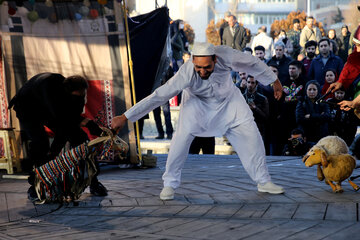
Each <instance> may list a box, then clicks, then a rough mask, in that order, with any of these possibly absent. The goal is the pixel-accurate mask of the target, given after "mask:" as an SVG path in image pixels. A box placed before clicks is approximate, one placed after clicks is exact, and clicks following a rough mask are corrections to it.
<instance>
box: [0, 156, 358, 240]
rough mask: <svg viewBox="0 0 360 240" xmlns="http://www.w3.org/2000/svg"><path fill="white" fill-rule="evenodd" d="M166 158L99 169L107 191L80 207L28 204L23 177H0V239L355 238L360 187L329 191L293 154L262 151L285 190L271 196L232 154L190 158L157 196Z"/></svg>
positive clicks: (83, 201) (87, 197)
mask: <svg viewBox="0 0 360 240" xmlns="http://www.w3.org/2000/svg"><path fill="white" fill-rule="evenodd" d="M165 158H166V155H158V167H156V168H152V169H119V168H118V167H117V166H106V167H104V168H103V169H102V173H101V175H100V180H101V182H102V183H103V184H104V185H105V186H106V187H107V188H108V189H109V196H107V197H104V198H99V197H92V196H91V195H90V194H89V193H85V194H83V196H82V198H81V201H80V203H79V206H73V205H72V204H70V205H67V206H58V205H40V206H33V205H32V204H31V203H30V202H29V201H28V200H27V199H26V190H27V188H28V185H27V183H26V181H25V180H9V179H0V239H64V238H66V239H221V240H227V239H311V240H315V239H360V224H359V199H360V198H359V194H360V192H354V191H353V190H352V188H351V187H350V185H349V184H348V183H345V182H344V184H343V187H344V190H345V192H344V193H342V194H334V193H332V192H331V189H330V187H329V186H327V185H326V184H325V183H324V182H319V181H318V180H317V178H316V168H306V167H304V165H303V164H302V162H301V160H300V159H299V158H294V157H268V160H267V161H268V166H269V170H270V172H271V174H272V176H273V180H274V182H276V183H278V184H281V185H283V186H284V187H285V189H286V193H285V194H282V195H270V194H264V193H259V192H257V191H256V187H255V184H254V183H252V181H251V180H250V179H249V177H248V176H247V174H246V173H245V172H244V169H243V168H242V166H241V164H240V163H239V161H238V159H237V158H236V156H234V155H228V156H224V155H223V156H219V155H214V156H206V155H199V156H190V157H189V159H188V161H187V162H186V164H185V168H184V170H183V177H182V178H183V184H182V185H181V187H180V188H179V189H178V190H177V192H176V199H175V200H174V201H168V202H164V201H161V200H159V198H158V194H159V192H160V190H161V187H162V186H161V174H162V172H163V170H164V165H165ZM355 174H360V171H358V170H356V172H355ZM357 183H358V184H360V180H359V181H357Z"/></svg>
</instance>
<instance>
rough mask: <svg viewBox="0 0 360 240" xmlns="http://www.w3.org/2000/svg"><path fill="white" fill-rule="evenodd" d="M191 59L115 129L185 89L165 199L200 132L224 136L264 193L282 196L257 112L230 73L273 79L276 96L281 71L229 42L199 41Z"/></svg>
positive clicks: (168, 165)
mask: <svg viewBox="0 0 360 240" xmlns="http://www.w3.org/2000/svg"><path fill="white" fill-rule="evenodd" d="M192 55H193V57H192V61H190V60H189V61H187V62H186V63H184V65H183V66H182V67H181V68H180V69H179V71H178V72H177V73H176V75H175V76H174V77H172V78H171V79H170V80H169V81H168V82H167V83H166V84H165V85H163V86H161V87H159V88H158V89H156V90H155V91H154V92H153V93H152V94H151V95H149V96H148V97H146V98H144V99H143V100H142V101H140V102H139V103H137V104H136V105H135V106H133V107H132V108H130V109H129V110H128V111H126V112H125V113H124V114H122V115H121V116H117V117H115V118H113V120H112V124H111V127H112V128H113V129H117V130H119V129H121V128H122V127H123V126H124V125H125V123H126V122H127V120H128V119H129V120H130V121H132V122H134V121H136V120H138V119H140V118H141V117H142V116H144V115H145V114H147V113H148V112H150V111H151V110H152V109H154V108H156V107H158V106H160V105H162V104H164V103H165V102H166V101H168V100H169V99H170V98H172V97H173V96H176V95H177V94H178V93H180V92H181V91H183V93H182V101H181V106H180V116H179V121H178V126H177V128H176V133H175V136H174V137H173V139H172V141H171V146H170V150H169V154H168V158H167V162H166V170H165V173H164V174H163V181H164V188H163V190H162V191H161V193H160V199H162V200H172V199H173V198H174V189H176V188H177V187H179V185H180V178H181V170H182V168H183V165H184V163H185V160H186V158H187V155H188V152H189V147H190V144H191V142H192V141H193V139H194V137H195V136H199V137H211V136H223V135H225V136H226V137H227V139H228V140H229V141H230V143H231V145H232V146H233V148H234V150H235V151H236V153H237V154H238V156H239V158H240V160H241V161H242V164H243V166H244V168H245V170H246V171H247V173H248V174H249V175H250V177H251V178H252V179H253V180H254V181H255V182H256V183H258V185H257V187H258V191H259V192H268V193H272V194H280V193H283V192H284V189H283V188H282V187H280V186H277V185H275V184H274V183H272V182H271V178H270V175H269V172H268V169H267V166H266V161H265V150H264V144H263V141H262V138H261V135H260V133H259V130H258V128H257V127H256V124H255V121H254V117H253V114H252V111H251V110H250V108H249V107H248V105H247V103H246V102H245V99H244V98H243V96H242V94H241V92H240V91H239V89H238V88H237V87H236V86H235V84H234V83H233V82H232V79H231V71H235V72H246V73H248V74H251V75H252V76H254V77H255V78H256V79H257V80H258V81H259V82H261V83H263V84H266V85H267V84H270V83H274V85H273V88H274V94H275V97H276V98H277V99H280V97H281V95H282V86H281V83H280V81H279V80H278V79H277V77H276V75H275V74H274V73H273V72H272V71H271V70H270V68H268V67H267V66H266V64H264V63H263V62H261V61H260V60H259V59H258V58H256V57H253V56H251V55H248V54H245V53H242V52H240V51H237V50H234V49H232V48H229V47H226V46H217V47H214V46H213V45H212V44H209V43H197V44H195V45H194V48H193V54H192Z"/></svg>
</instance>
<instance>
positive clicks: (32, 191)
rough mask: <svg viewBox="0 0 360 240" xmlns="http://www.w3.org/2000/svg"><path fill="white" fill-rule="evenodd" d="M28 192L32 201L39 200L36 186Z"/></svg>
mask: <svg viewBox="0 0 360 240" xmlns="http://www.w3.org/2000/svg"><path fill="white" fill-rule="evenodd" d="M27 194H28V199H29V200H30V201H31V202H35V201H38V200H39V198H38V196H37V194H36V191H35V187H34V186H31V187H30V188H29V189H28V191H27Z"/></svg>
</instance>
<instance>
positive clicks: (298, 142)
mask: <svg viewBox="0 0 360 240" xmlns="http://www.w3.org/2000/svg"><path fill="white" fill-rule="evenodd" d="M290 141H291V145H292V146H293V148H295V147H297V146H301V145H302V144H304V139H303V138H293V139H291V140H290Z"/></svg>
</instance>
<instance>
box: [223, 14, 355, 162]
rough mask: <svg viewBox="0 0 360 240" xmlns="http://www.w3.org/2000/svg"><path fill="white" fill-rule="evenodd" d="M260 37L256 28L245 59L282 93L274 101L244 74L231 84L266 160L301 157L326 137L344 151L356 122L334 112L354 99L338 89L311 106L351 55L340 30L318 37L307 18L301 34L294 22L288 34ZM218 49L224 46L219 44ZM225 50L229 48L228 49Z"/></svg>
mask: <svg viewBox="0 0 360 240" xmlns="http://www.w3.org/2000/svg"><path fill="white" fill-rule="evenodd" d="M228 18H230V19H236V18H232V16H229V17H228ZM237 24H238V23H237ZM225 31H227V28H225V29H224V32H225ZM266 31H267V29H266V27H265V26H262V27H260V28H259V31H258V34H257V35H256V36H255V37H253V40H252V42H251V44H249V45H250V46H251V50H252V53H251V54H253V55H254V56H256V57H258V58H259V59H261V60H262V61H264V62H265V63H267V65H268V66H269V67H270V68H271V69H272V70H273V72H274V73H276V74H277V75H278V78H279V80H280V81H281V83H282V85H283V88H284V90H283V97H282V99H281V100H280V101H276V100H275V99H274V97H273V93H272V89H271V87H268V86H263V85H261V84H260V83H258V82H257V81H256V79H254V78H253V77H252V76H250V75H247V74H246V73H245V72H241V73H236V74H237V76H233V79H234V83H235V84H236V86H237V87H238V88H239V89H240V91H241V92H242V93H243V95H244V98H245V100H246V101H247V103H248V104H249V107H250V109H251V110H252V111H253V113H254V118H255V121H256V123H257V125H258V128H259V130H260V133H261V135H262V137H263V140H264V143H265V146H266V153H267V155H282V154H285V155H302V154H303V153H304V151H305V150H304V149H308V148H309V147H310V146H312V145H313V144H314V143H316V142H317V141H318V140H320V139H321V138H322V137H325V136H327V135H337V136H339V137H341V138H343V139H344V140H345V141H346V143H347V144H348V145H349V146H350V145H351V143H352V142H353V140H354V138H355V135H356V131H357V126H358V125H359V124H360V121H359V119H358V118H357V117H356V116H355V115H354V113H353V111H344V110H340V108H339V105H337V103H339V102H341V101H342V100H351V99H352V98H353V96H354V93H353V92H351V91H348V90H347V89H346V90H345V89H344V88H341V89H339V90H337V91H336V92H335V93H332V94H329V95H328V96H327V97H326V98H325V99H324V101H321V102H318V101H317V100H318V99H319V98H320V97H321V96H323V95H324V94H325V93H326V92H327V91H328V88H329V86H330V84H332V83H334V82H336V81H337V80H338V77H339V76H340V74H341V72H342V69H343V67H344V64H345V63H346V61H347V57H348V52H351V49H352V43H351V39H350V32H349V30H348V27H347V26H346V25H343V27H342V28H341V33H340V35H341V36H337V34H336V31H335V29H329V30H328V31H327V34H326V36H321V32H320V30H319V29H318V28H317V27H316V26H315V25H314V18H313V17H311V16H309V17H307V19H306V25H305V27H304V28H303V29H301V27H300V21H299V20H298V19H294V21H293V27H292V29H290V30H289V31H288V32H286V31H284V30H281V31H280V32H279V33H277V34H276V35H277V37H276V38H275V39H272V38H271V37H270V36H268V34H267V33H266ZM222 43H223V44H224V45H227V44H226V42H225V41H224V40H223V41H222ZM229 46H233V48H235V47H234V46H235V45H234V44H233V45H229ZM235 49H236V48H235ZM238 50H242V51H244V50H246V51H247V52H248V51H249V50H247V49H246V48H243V49H238ZM244 52H245V51H244ZM294 136H295V137H294ZM294 139H296V141H295V140H294ZM299 139H302V140H299ZM304 146H305V148H304ZM295 147H296V148H298V149H297V150H295Z"/></svg>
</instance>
